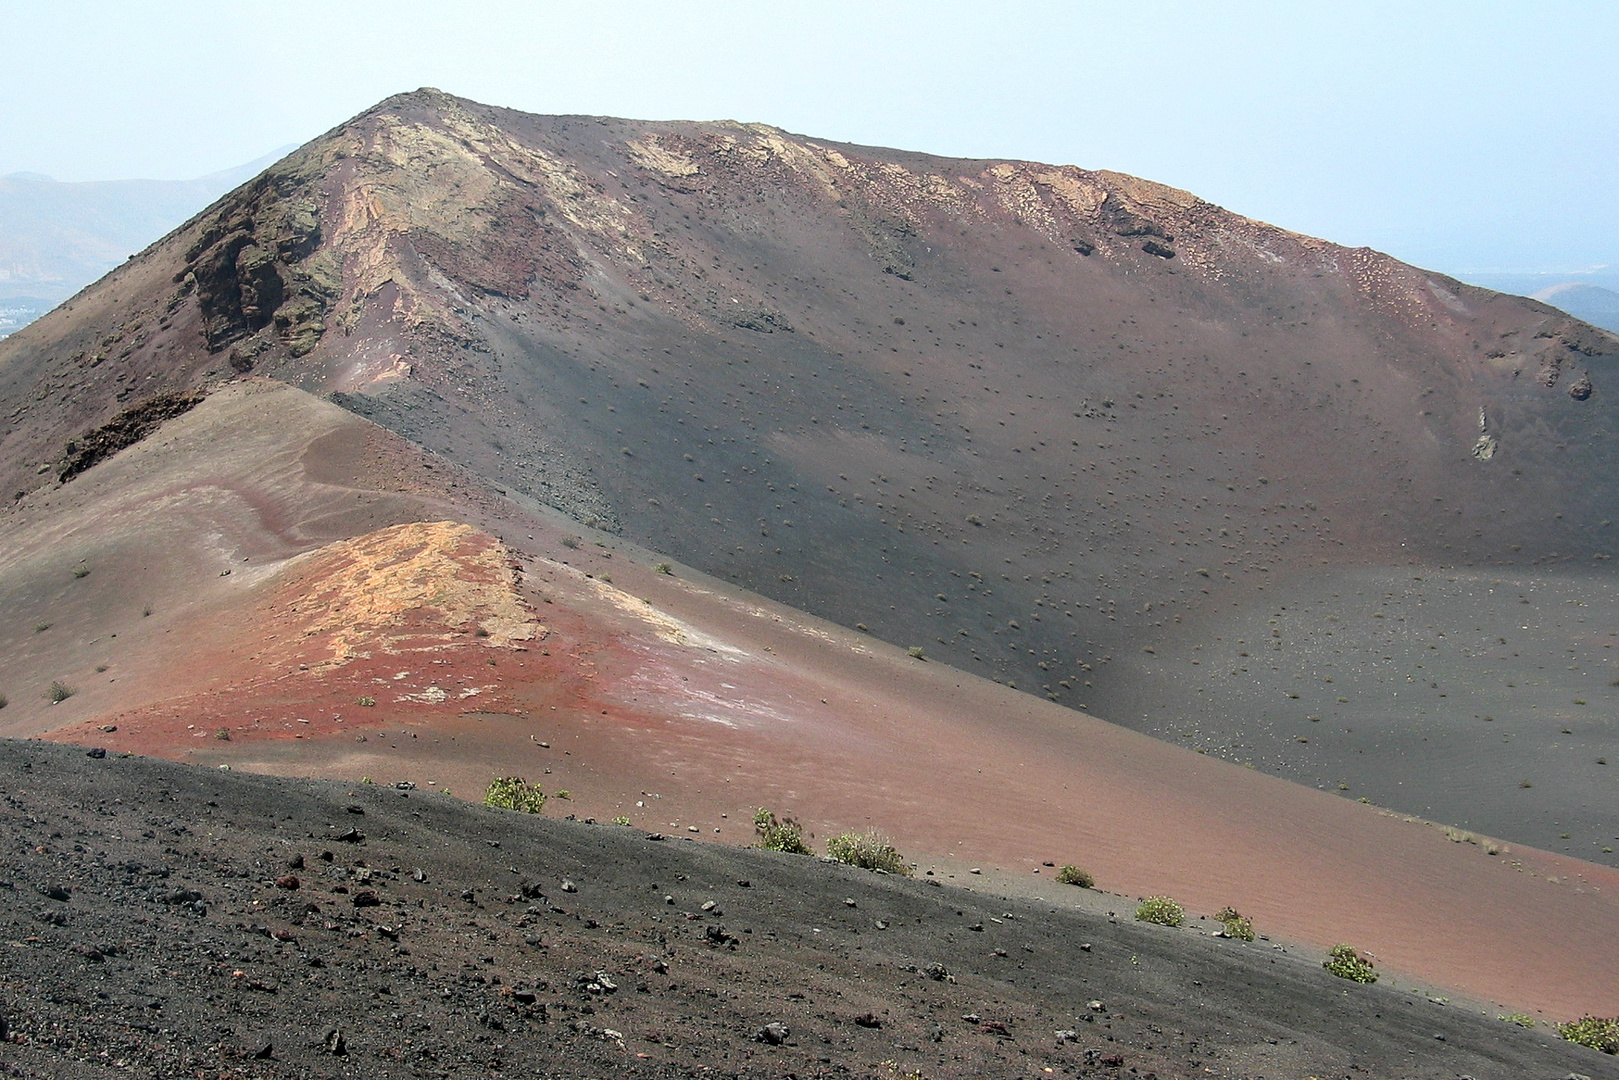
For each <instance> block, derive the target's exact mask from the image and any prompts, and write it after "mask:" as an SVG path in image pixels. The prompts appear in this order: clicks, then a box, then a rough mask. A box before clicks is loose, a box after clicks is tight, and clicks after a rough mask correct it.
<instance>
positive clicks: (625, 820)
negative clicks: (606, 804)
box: [613, 814, 630, 825]
mask: <svg viewBox="0 0 1619 1080" xmlns="http://www.w3.org/2000/svg"><path fill="white" fill-rule="evenodd" d="M629 823H630V819H629V817H628V816H627V815H624V814H620V815H618V817H616V818H614V819H613V824H614V825H628V824H629Z"/></svg>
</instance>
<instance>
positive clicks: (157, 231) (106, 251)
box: [0, 147, 290, 337]
mask: <svg viewBox="0 0 1619 1080" xmlns="http://www.w3.org/2000/svg"><path fill="white" fill-rule="evenodd" d="M288 149H290V147H286V148H283V149H281V150H277V151H276V152H274V153H272V154H266V155H265V156H264V157H262V158H259V159H258V160H256V161H250V162H248V163H247V164H245V165H238V166H236V167H235V168H233V169H226V170H224V171H223V172H217V173H213V174H211V175H208V176H202V177H198V178H197V179H195V180H98V181H92V182H87V183H60V182H58V181H56V180H53V179H51V178H50V177H49V176H42V175H40V174H39V173H27V172H24V173H12V174H11V175H9V176H3V177H0V337H4V336H6V335H8V334H10V333H12V332H13V331H15V330H17V329H19V328H20V327H22V326H25V325H27V324H28V323H29V322H31V321H33V320H34V319H36V318H38V317H39V316H40V315H43V314H44V313H45V312H47V311H49V310H50V309H51V308H53V307H55V306H56V305H57V304H59V303H61V302H62V301H63V300H66V299H67V298H68V297H69V296H72V295H73V294H74V293H76V292H78V291H79V290H80V289H82V288H84V287H85V286H86V285H88V284H90V282H92V281H94V280H96V279H97V278H99V277H101V275H103V274H105V273H106V272H107V271H108V270H111V269H112V268H113V267H115V266H117V265H118V264H119V263H121V262H123V261H124V260H125V259H127V258H128V257H129V256H130V255H132V254H134V253H135V252H137V251H140V250H141V249H142V248H144V247H146V246H147V245H148V244H150V243H151V242H152V241H154V240H156V239H158V238H159V237H161V236H162V235H163V234H165V233H167V232H168V231H169V230H170V229H173V228H174V227H175V226H176V225H179V224H180V223H181V222H183V221H185V220H186V219H187V218H189V217H191V215H193V214H195V213H196V212H197V211H199V210H201V209H203V208H204V207H206V206H207V205H208V204H209V203H211V202H213V201H214V200H215V199H217V198H219V196H221V195H223V194H225V192H227V191H230V190H231V189H232V188H234V187H236V186H237V185H238V184H240V183H242V182H243V181H244V180H248V179H250V178H251V177H253V176H255V175H257V174H258V173H259V172H260V171H261V170H262V169H263V168H264V167H265V166H266V165H269V164H270V163H272V162H274V161H275V160H276V159H277V158H279V157H281V156H282V155H283V154H285V153H286V152H287V150H288Z"/></svg>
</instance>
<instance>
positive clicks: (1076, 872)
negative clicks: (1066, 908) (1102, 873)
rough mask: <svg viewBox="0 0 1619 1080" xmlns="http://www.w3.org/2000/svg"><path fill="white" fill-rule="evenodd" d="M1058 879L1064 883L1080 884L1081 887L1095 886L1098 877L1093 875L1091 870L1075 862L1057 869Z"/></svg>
mask: <svg viewBox="0 0 1619 1080" xmlns="http://www.w3.org/2000/svg"><path fill="white" fill-rule="evenodd" d="M1057 881H1058V882H1059V883H1060V884H1063V885H1078V886H1079V887H1080V888H1081V889H1089V888H1093V887H1094V886H1095V885H1096V879H1095V878H1094V877H1092V876H1091V872H1090V871H1089V870H1086V869H1085V868H1084V867H1082V866H1075V865H1074V864H1073V863H1069V864H1068V865H1067V866H1064V867H1063V868H1062V869H1061V870H1058V871H1057Z"/></svg>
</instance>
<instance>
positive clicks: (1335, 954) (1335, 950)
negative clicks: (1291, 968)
mask: <svg viewBox="0 0 1619 1080" xmlns="http://www.w3.org/2000/svg"><path fill="white" fill-rule="evenodd" d="M1321 966H1322V967H1324V968H1326V969H1327V970H1328V971H1330V972H1332V973H1333V974H1334V975H1336V976H1338V978H1340V979H1348V980H1349V981H1350V982H1358V983H1374V982H1376V981H1377V972H1376V971H1375V970H1374V968H1373V965H1372V962H1371V961H1370V960H1368V959H1366V958H1365V957H1364V956H1362V955H1361V954H1360V953H1358V952H1356V951H1355V947H1354V946H1353V945H1334V946H1333V947H1332V951H1331V952H1329V953H1328V954H1327V958H1326V959H1325V960H1323V961H1321Z"/></svg>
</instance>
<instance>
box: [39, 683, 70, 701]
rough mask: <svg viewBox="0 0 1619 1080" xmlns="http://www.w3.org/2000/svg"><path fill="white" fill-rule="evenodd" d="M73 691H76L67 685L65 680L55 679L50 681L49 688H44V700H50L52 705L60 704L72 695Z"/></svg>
mask: <svg viewBox="0 0 1619 1080" xmlns="http://www.w3.org/2000/svg"><path fill="white" fill-rule="evenodd" d="M75 693H76V691H75V690H74V689H73V687H71V686H69V685H68V684H67V683H65V682H62V681H61V680H57V681H55V682H53V683H51V685H50V686H49V688H47V689H46V691H45V700H46V701H48V702H50V703H51V704H52V705H60V704H61V703H62V702H64V701H66V700H67V699H68V698H70V697H72V696H73V695H74V694H75Z"/></svg>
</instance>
